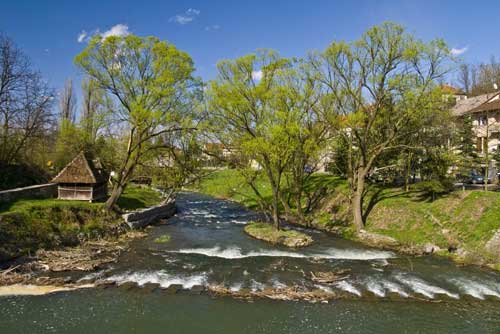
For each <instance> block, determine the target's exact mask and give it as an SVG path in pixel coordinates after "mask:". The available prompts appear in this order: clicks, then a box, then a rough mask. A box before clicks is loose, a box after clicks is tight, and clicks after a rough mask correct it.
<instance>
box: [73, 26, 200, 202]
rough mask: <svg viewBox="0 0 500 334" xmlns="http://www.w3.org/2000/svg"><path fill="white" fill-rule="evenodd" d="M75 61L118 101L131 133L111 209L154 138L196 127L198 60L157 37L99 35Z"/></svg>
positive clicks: (118, 110) (118, 112)
mask: <svg viewBox="0 0 500 334" xmlns="http://www.w3.org/2000/svg"><path fill="white" fill-rule="evenodd" d="M75 63H76V64H77V66H78V67H79V68H80V69H82V70H83V71H84V72H85V73H86V74H87V75H88V76H89V78H91V79H92V80H94V81H95V83H96V84H97V86H98V88H99V89H102V90H104V91H105V92H106V93H108V94H109V95H110V96H112V97H113V99H114V102H115V105H116V110H115V111H113V113H114V116H115V118H116V119H117V120H118V121H119V122H121V123H123V124H124V125H125V127H126V129H127V130H128V135H127V147H126V149H125V153H124V156H123V160H122V161H121V162H120V164H119V165H120V167H119V169H118V171H117V173H116V176H115V178H114V184H113V190H112V192H111V195H110V197H109V199H108V200H107V202H106V207H107V208H108V209H111V208H113V207H114V206H115V204H116V201H117V200H118V198H119V197H120V196H121V194H122V192H123V190H124V189H125V187H126V185H127V183H128V181H129V180H130V178H131V177H132V175H133V172H134V170H135V168H136V167H137V166H138V164H140V163H141V162H142V161H143V159H144V157H145V156H146V154H148V153H149V152H151V151H154V150H156V149H160V148H162V147H163V146H162V145H155V144H154V139H155V138H157V137H159V136H161V135H163V134H167V133H178V132H180V131H185V130H187V129H191V128H193V126H192V124H191V123H190V122H189V121H190V118H189V117H187V116H188V115H189V114H190V113H191V112H193V110H194V107H195V106H196V105H197V103H196V99H195V98H194V97H196V96H197V95H194V94H193V91H194V90H196V88H197V87H198V85H197V82H196V80H194V79H193V72H194V66H193V61H192V60H191V58H190V57H189V55H188V54H187V53H185V52H182V51H180V50H178V49H177V48H176V47H175V46H174V45H172V44H169V43H167V42H164V41H160V40H159V39H158V38H155V37H138V36H134V35H128V36H126V37H118V36H110V37H107V38H103V37H102V36H94V38H93V39H92V40H91V41H90V42H89V44H88V46H87V47H86V49H85V50H84V51H83V52H82V53H80V54H79V55H78V56H77V57H76V58H75Z"/></svg>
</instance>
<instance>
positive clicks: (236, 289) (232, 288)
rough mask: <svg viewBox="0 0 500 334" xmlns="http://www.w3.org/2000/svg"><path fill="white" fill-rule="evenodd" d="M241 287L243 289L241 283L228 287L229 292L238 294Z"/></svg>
mask: <svg viewBox="0 0 500 334" xmlns="http://www.w3.org/2000/svg"><path fill="white" fill-rule="evenodd" d="M242 287H243V283H241V282H237V283H234V284H232V285H231V286H230V287H229V290H231V291H232V292H238V291H240V290H241V288H242Z"/></svg>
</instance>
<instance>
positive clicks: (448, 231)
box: [366, 190, 500, 253]
mask: <svg viewBox="0 0 500 334" xmlns="http://www.w3.org/2000/svg"><path fill="white" fill-rule="evenodd" d="M387 192H388V193H389V191H387ZM390 193H391V195H388V196H386V197H385V198H383V199H382V200H381V201H380V202H379V203H377V204H376V206H375V207H374V209H373V211H372V212H371V213H370V215H369V216H368V221H367V226H366V228H367V229H368V230H370V231H372V232H377V233H381V234H385V235H389V236H391V237H394V238H396V239H397V240H398V241H400V242H401V243H403V244H407V245H423V244H425V243H428V242H431V243H434V244H436V245H438V246H440V247H442V248H448V247H449V246H459V247H463V248H465V249H466V250H469V251H472V252H477V253H482V249H483V247H484V245H485V244H486V242H487V241H488V240H489V239H490V238H491V237H492V236H493V234H494V233H495V231H496V230H497V229H499V228H500V193H498V192H484V191H467V192H465V193H464V192H462V191H455V192H452V193H451V194H448V195H446V196H442V197H439V198H438V199H436V200H435V201H429V200H423V199H422V194H421V193H418V192H410V193H403V192H402V191H395V190H391V191H390Z"/></svg>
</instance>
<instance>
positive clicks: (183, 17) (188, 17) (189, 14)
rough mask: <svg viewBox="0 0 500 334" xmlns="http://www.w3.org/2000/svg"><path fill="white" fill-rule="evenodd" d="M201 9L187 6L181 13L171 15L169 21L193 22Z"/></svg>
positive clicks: (179, 22)
mask: <svg viewBox="0 0 500 334" xmlns="http://www.w3.org/2000/svg"><path fill="white" fill-rule="evenodd" d="M200 13H201V11H200V10H198V9H194V8H189V9H188V10H186V11H185V12H184V13H183V14H177V15H175V16H172V17H171V18H170V19H169V21H170V22H175V23H178V24H181V25H184V24H188V23H191V22H193V21H194V20H195V19H196V17H197V16H198V15H200Z"/></svg>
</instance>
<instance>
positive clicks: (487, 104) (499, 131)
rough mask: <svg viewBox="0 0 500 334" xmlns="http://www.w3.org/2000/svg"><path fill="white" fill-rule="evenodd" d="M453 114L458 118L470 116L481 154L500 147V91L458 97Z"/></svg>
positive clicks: (475, 139)
mask: <svg viewBox="0 0 500 334" xmlns="http://www.w3.org/2000/svg"><path fill="white" fill-rule="evenodd" d="M452 115H453V116H455V117H456V118H457V119H458V120H463V119H464V118H465V117H467V116H470V117H471V119H472V126H473V131H474V134H475V138H474V141H475V143H476V148H477V151H478V153H479V154H484V153H486V150H488V152H492V151H494V150H497V149H499V148H500V91H497V92H495V93H489V94H483V95H479V96H474V97H465V98H460V99H458V98H457V99H456V104H455V106H454V107H453V108H452Z"/></svg>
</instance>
